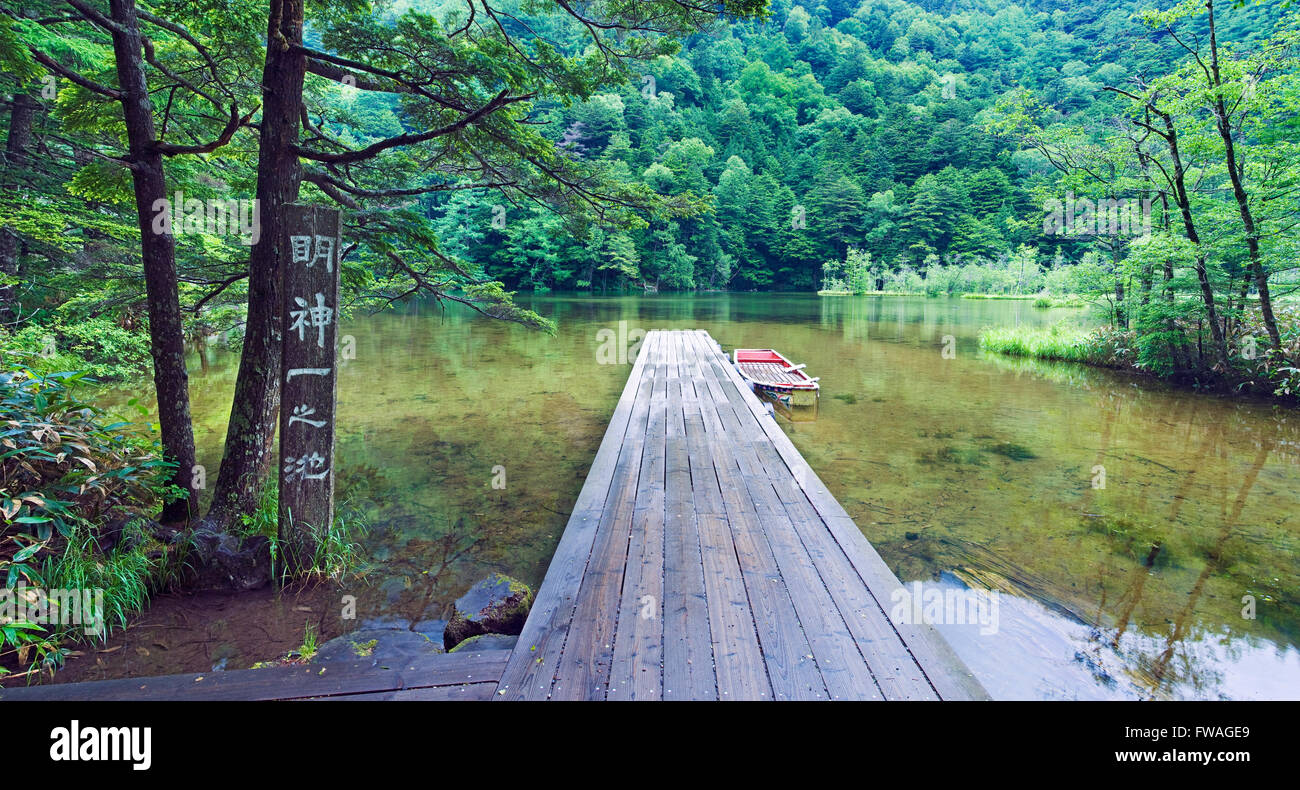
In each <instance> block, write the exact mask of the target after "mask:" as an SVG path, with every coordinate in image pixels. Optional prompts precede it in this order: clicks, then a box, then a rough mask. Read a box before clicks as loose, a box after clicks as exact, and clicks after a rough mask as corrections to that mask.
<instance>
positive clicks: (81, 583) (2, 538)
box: [0, 367, 171, 674]
mask: <svg viewBox="0 0 1300 790" xmlns="http://www.w3.org/2000/svg"><path fill="white" fill-rule="evenodd" d="M82 381H85V379H84V374H82V373H77V374H73V373H50V374H45V375H41V374H37V373H35V372H33V371H31V370H30V369H27V368H23V367H17V368H16V369H11V370H9V371H6V372H4V373H0V587H5V588H14V587H15V586H16V585H18V584H26V585H30V586H42V587H45V588H62V589H72V588H81V589H93V588H102V589H103V590H104V602H105V618H106V623H105V625H106V626H108V627H113V626H115V625H123V624H125V618H126V615H127V614H128V613H129V612H132V611H135V610H137V609H138V608H140V606H141V605H142V604H143V602H144V598H145V590H146V586H147V585H148V584H149V583H151V582H152V581H154V580H156V579H157V578H159V572H160V571H161V570H162V569H163V568H164V567H165V566H166V565H167V560H166V559H165V558H166V556H167V551H166V549H165V548H161V547H150V548H148V549H146V545H147V541H148V538H147V536H145V535H144V534H143V533H142V532H141V530H140V528H139V526H138V524H136V523H135V522H136V521H137V517H138V516H141V515H146V514H148V513H150V512H152V511H153V509H154V508H155V507H156V506H157V505H158V503H159V502H160V501H161V500H162V499H163V498H164V497H166V496H168V495H169V494H170V493H171V492H170V490H169V489H168V488H167V487H166V486H165V485H164V484H163V482H162V481H163V480H164V479H165V478H166V476H167V474H166V473H167V471H168V465H167V464H166V463H165V462H164V461H162V460H161V459H160V458H159V455H158V449H157V447H156V445H155V444H154V443H153V442H152V441H151V440H149V439H148V438H147V435H146V434H145V433H144V432H143V431H142V430H140V427H139V426H136V425H132V424H129V423H124V422H109V419H108V418H107V416H106V415H105V414H104V413H103V412H102V411H100V410H99V409H97V408H95V407H94V406H92V405H91V404H89V403H87V402H85V401H83V400H81V399H80V398H79V397H78V396H77V395H76V393H75V392H74V387H75V385H76V384H77V383H78V382H82ZM122 521H126V522H127V524H126V526H124V527H122V530H121V532H120V534H118V535H116V536H114V538H113V539H114V541H115V545H114V547H113V548H112V550H110V551H101V550H100V540H101V531H102V529H103V528H104V527H105V525H107V524H109V523H110V522H116V523H121V522H122ZM155 550H156V554H157V556H158V557H161V558H163V559H151V552H154V551H155ZM83 636H84V634H82V633H81V632H80V631H78V630H77V629H74V628H71V627H67V626H62V625H60V626H55V625H48V626H40V625H37V624H34V623H24V622H9V623H0V658H2V657H4V656H5V655H6V654H8V653H10V652H12V653H13V654H14V655H16V657H17V663H18V664H19V665H21V666H24V667H26V668H28V669H32V668H51V667H53V666H56V665H57V664H58V663H60V662H61V661H62V657H63V655H64V654H65V652H66V650H65V649H64V648H62V647H61V646H60V645H61V644H62V643H63V642H65V641H67V640H69V639H80V638H82V637H83ZM0 674H2V673H0Z"/></svg>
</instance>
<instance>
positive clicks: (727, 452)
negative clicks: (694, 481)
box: [691, 335, 829, 699]
mask: <svg viewBox="0 0 1300 790" xmlns="http://www.w3.org/2000/svg"><path fill="white" fill-rule="evenodd" d="M691 341H692V343H693V344H694V345H695V347H696V349H697V353H698V354H699V355H700V359H701V366H702V373H703V376H702V381H703V382H704V384H705V386H706V387H707V388H708V390H709V392H710V394H711V398H710V399H709V400H707V401H703V400H702V401H701V407H702V411H703V414H704V424H705V428H706V430H708V431H710V435H709V439H710V441H709V449H710V452H711V453H712V456H713V459H714V469H715V470H716V471H717V474H718V480H719V482H720V483H721V484H722V500H723V503H724V505H725V507H726V510H727V521H728V523H729V524H730V526H731V536H732V542H733V544H734V545H735V547H736V557H737V559H738V560H739V562H740V568H741V573H742V577H743V578H744V581H745V590H746V592H747V593H748V595H749V600H750V603H751V611H752V614H753V617H754V624H755V627H756V629H757V631H758V639H759V643H760V645H761V646H762V649H763V658H764V661H765V662H766V664H767V674H768V678H769V679H770V681H771V683H772V690H773V693H774V695H775V697H776V699H827V698H828V696H829V693H828V692H827V690H826V684H825V680H824V679H823V677H822V673H821V671H820V670H819V669H818V667H817V662H816V658H815V657H814V654H813V651H812V647H811V645H810V643H809V640H808V635H807V634H806V633H805V631H804V628H803V625H802V624H801V622H800V618H799V615H798V613H797V611H796V608H795V605H794V601H793V600H792V599H791V594H790V590H789V588H788V586H787V581H786V579H784V578H783V577H782V575H781V570H780V568H779V566H778V565H777V562H776V558H775V557H774V556H773V554H772V548H771V546H770V545H769V544H768V542H767V538H766V535H765V533H764V531H763V527H762V525H761V523H760V520H759V515H758V512H757V511H756V510H755V507H754V502H753V500H752V498H751V497H750V495H749V492H748V489H747V486H746V484H745V473H746V470H751V469H754V468H755V467H756V464H755V462H754V461H753V459H752V457H751V455H750V454H749V453H747V452H745V451H744V443H745V442H746V441H748V439H747V436H748V433H749V432H750V431H752V426H747V425H741V424H739V423H738V422H736V420H735V415H734V414H733V413H732V412H731V408H730V405H729V403H728V402H727V400H726V396H725V394H724V392H723V391H722V388H721V384H720V383H719V381H718V379H717V376H716V371H715V370H714V362H713V360H714V359H717V358H718V357H717V356H716V354H715V353H714V352H713V351H712V349H710V348H707V347H706V346H704V344H703V340H702V339H701V338H700V337H699V336H698V335H694V336H692V337H691Z"/></svg>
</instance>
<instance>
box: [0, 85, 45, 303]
mask: <svg viewBox="0 0 1300 790" xmlns="http://www.w3.org/2000/svg"><path fill="white" fill-rule="evenodd" d="M38 106H39V105H38V104H37V102H36V100H35V99H33V98H32V97H31V96H29V95H27V94H26V93H15V94H14V99H13V107H12V108H11V109H10V110H9V138H8V139H7V140H6V141H5V184H4V188H5V189H6V190H9V191H11V190H16V189H18V188H19V184H21V183H22V180H23V179H21V178H20V177H18V172H19V171H21V170H22V169H23V168H25V167H26V165H27V151H28V149H29V148H31V145H32V115H33V114H34V113H35V111H36V108H37V107H38ZM21 246H22V242H21V240H20V239H19V238H18V234H17V233H14V232H13V230H11V229H9V228H0V275H4V276H6V277H16V276H17V275H18V254H19V251H20V249H21ZM15 302H16V299H15V296H14V287H13V286H12V285H0V323H6V324H8V323H12V322H13V321H15V320H16V319H17V318H18V312H17V309H16V308H17V305H16V304H15Z"/></svg>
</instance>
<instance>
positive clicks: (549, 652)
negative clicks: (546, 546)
mask: <svg viewBox="0 0 1300 790" xmlns="http://www.w3.org/2000/svg"><path fill="white" fill-rule="evenodd" d="M650 342H651V341H650V339H647V340H646V341H645V342H644V343H643V344H642V351H643V352H644V350H645V348H646V346H648V345H650ZM648 356H649V355H648V354H645V353H639V354H638V355H637V359H636V362H635V363H634V364H633V366H632V371H631V373H630V374H629V375H628V377H627V384H626V385H624V387H623V394H622V396H621V397H620V398H619V401H618V405H617V406H616V407H615V409H614V416H613V417H611V418H610V427H609V429H608V430H606V432H605V437H604V439H603V440H602V441H601V443H600V449H599V450H597V452H596V458H595V460H594V461H593V462H592V465H591V471H590V472H589V473H588V475H587V482H586V483H585V484H584V485H583V487H582V491H581V492H580V493H579V494H578V499H577V502H576V503H575V504H574V507H573V514H572V515H571V516H570V517H569V523H568V525H567V526H566V527H565V529H564V534H563V535H561V537H560V543H559V546H557V547H556V550H555V556H554V557H552V559H551V564H550V567H549V568H548V569H547V571H546V577H545V578H544V579H543V580H542V585H541V587H540V588H538V590H537V595H536V596H535V598H534V600H533V607H532V610H531V611H530V612H529V614H528V619H527V621H525V623H524V628H523V631H522V632H521V633H520V635H519V642H518V643H517V645H516V649H515V650H514V651H513V653H512V654H511V656H510V662H509V663H508V664H507V665H506V670H505V673H504V674H503V675H502V677H501V690H502V691H504V692H505V694H501V695H499V696H498V697H497V698H498V699H522V698H533V699H539V698H540V699H545V698H546V697H547V696H549V694H550V690H551V684H552V681H553V679H554V673H555V671H556V668H557V666H558V664H559V657H560V654H561V652H562V651H563V649H564V641H565V637H566V636H567V634H568V626H569V624H570V623H571V622H573V611H574V604H575V599H576V596H577V592H578V589H579V586H580V585H581V583H582V577H583V573H584V571H585V570H586V567H587V560H588V558H589V557H590V556H591V550H592V546H593V545H594V541H595V538H596V531H597V527H598V525H599V523H600V520H601V515H602V513H603V512H604V510H605V504H606V502H607V501H608V499H609V496H610V489H611V484H612V483H613V478H614V470H615V467H616V465H617V463H618V460H619V458H620V457H621V454H622V450H623V439H624V437H625V436H626V435H627V433H628V431H629V430H633V429H632V428H631V418H632V411H633V405H634V402H635V401H636V399H637V395H638V393H639V392H640V390H641V385H642V379H643V373H644V371H645V361H646V359H647V358H648Z"/></svg>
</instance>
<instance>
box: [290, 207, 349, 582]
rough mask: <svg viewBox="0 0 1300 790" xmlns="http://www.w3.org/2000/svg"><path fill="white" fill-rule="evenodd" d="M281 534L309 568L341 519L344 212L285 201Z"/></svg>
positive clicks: (293, 562) (295, 560)
mask: <svg viewBox="0 0 1300 790" xmlns="http://www.w3.org/2000/svg"><path fill="white" fill-rule="evenodd" d="M285 212H286V217H287V222H286V223H285V224H286V227H287V228H288V231H287V232H288V239H286V240H285V247H284V249H285V250H287V251H288V253H289V254H288V257H287V258H286V260H285V266H284V307H283V313H284V315H283V318H282V324H281V327H282V342H283V344H284V361H283V364H282V366H281V373H280V512H279V534H280V542H281V544H282V546H283V550H284V551H285V552H286V553H285V557H284V559H285V561H286V563H287V564H288V566H289V567H290V569H302V568H306V567H309V566H310V565H311V561H312V554H313V553H314V552H315V550H316V542H317V539H318V538H319V537H320V536H321V535H323V534H324V533H325V531H326V530H328V529H329V528H330V527H331V525H332V524H333V521H334V415H335V401H336V397H335V381H336V378H335V373H336V361H335V350H336V338H337V337H338V334H337V330H338V318H339V254H340V247H341V243H340V242H341V239H340V238H339V236H340V219H339V212H338V211H337V210H335V209H329V208H323V207H320V206H302V205H297V204H292V205H289V206H287V207H285Z"/></svg>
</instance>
